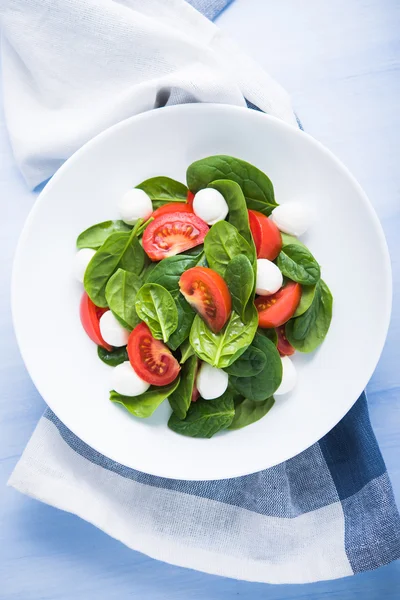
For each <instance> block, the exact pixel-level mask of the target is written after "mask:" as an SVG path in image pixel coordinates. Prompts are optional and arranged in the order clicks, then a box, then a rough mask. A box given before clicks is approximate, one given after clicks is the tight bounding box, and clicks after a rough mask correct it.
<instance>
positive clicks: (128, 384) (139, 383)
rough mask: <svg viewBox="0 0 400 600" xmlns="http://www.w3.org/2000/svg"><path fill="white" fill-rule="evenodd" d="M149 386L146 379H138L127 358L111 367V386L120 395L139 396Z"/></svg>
mask: <svg viewBox="0 0 400 600" xmlns="http://www.w3.org/2000/svg"><path fill="white" fill-rule="evenodd" d="M149 387H150V384H149V383H147V381H143V379H140V377H139V375H137V374H136V371H135V370H134V369H133V367H132V365H131V363H130V362H129V360H127V361H125V362H123V363H121V364H120V365H117V366H116V367H115V368H114V369H113V374H112V388H113V390H115V391H116V392H117V393H118V394H121V395H122V396H140V394H144V392H146V391H147V390H148V389H149Z"/></svg>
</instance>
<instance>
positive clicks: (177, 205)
mask: <svg viewBox="0 0 400 600" xmlns="http://www.w3.org/2000/svg"><path fill="white" fill-rule="evenodd" d="M172 212H188V213H192V212H193V209H192V207H191V206H190V205H189V204H184V203H183V202H168V204H163V206H160V207H159V208H156V210H155V211H153V214H152V215H151V216H152V217H153V219H156V218H157V217H161V216H162V215H166V214H168V213H172Z"/></svg>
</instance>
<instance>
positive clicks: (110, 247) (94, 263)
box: [84, 219, 146, 308]
mask: <svg viewBox="0 0 400 600" xmlns="http://www.w3.org/2000/svg"><path fill="white" fill-rule="evenodd" d="M141 224H142V220H141V219H139V221H137V223H136V225H135V227H134V228H133V229H132V231H131V232H130V233H112V234H111V235H109V236H108V238H107V239H106V241H105V242H104V243H103V244H102V245H101V246H100V248H99V249H98V250H97V252H96V254H95V255H94V256H93V258H92V260H91V261H90V263H89V264H88V266H87V269H86V271H85V277H84V286H85V290H86V292H87V294H88V295H89V297H90V299H91V300H92V302H94V304H96V306H100V307H103V308H105V307H107V299H106V285H107V281H108V280H109V279H110V277H111V275H113V273H115V271H116V270H117V269H118V268H121V269H125V270H126V271H130V272H131V273H136V275H140V273H141V271H142V270H143V268H144V265H145V262H146V257H145V251H144V250H143V248H142V246H141V245H140V243H139V240H138V238H137V237H136V233H137V230H138V229H139V227H140V225H141Z"/></svg>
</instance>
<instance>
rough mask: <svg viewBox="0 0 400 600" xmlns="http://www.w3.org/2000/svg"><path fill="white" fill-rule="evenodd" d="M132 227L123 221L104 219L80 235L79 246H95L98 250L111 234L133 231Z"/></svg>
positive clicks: (77, 245)
mask: <svg viewBox="0 0 400 600" xmlns="http://www.w3.org/2000/svg"><path fill="white" fill-rule="evenodd" d="M131 229H132V227H130V226H129V225H126V223H124V222H123V221H104V222H103V223H97V224H96V225H92V226H91V227H89V228H88V229H85V231H82V233H81V234H79V235H78V238H77V240H76V247H77V248H79V249H80V248H93V250H97V248H100V246H101V245H102V244H103V243H104V242H105V241H106V239H107V238H108V236H109V235H111V234H112V233H117V232H125V233H126V232H128V231H131Z"/></svg>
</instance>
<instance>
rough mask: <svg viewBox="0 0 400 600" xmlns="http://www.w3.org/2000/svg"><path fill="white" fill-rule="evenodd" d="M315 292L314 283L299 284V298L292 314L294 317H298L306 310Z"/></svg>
mask: <svg viewBox="0 0 400 600" xmlns="http://www.w3.org/2000/svg"><path fill="white" fill-rule="evenodd" d="M314 294H315V285H302V286H301V298H300V303H299V305H298V307H297V308H296V312H295V313H294V315H293V318H294V317H299V316H300V315H302V314H304V313H305V312H306V310H308V309H309V308H310V306H311V304H312V301H313V300H314Z"/></svg>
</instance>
